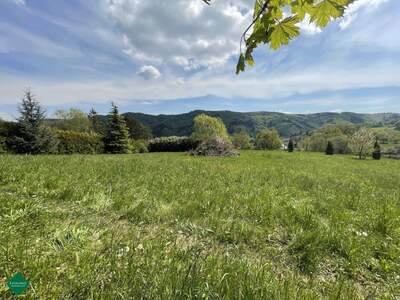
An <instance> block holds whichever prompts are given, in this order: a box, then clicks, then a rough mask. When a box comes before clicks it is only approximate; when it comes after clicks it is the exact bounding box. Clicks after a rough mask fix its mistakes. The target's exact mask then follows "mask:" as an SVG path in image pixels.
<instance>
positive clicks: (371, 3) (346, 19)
mask: <svg viewBox="0 0 400 300" xmlns="http://www.w3.org/2000/svg"><path fill="white" fill-rule="evenodd" d="M388 1H390V0H357V1H355V2H353V3H352V4H350V5H349V7H348V8H347V9H346V12H345V14H344V16H343V20H342V21H341V22H340V23H339V26H340V28H341V29H346V28H347V27H349V25H350V24H351V23H353V21H354V20H355V19H356V18H357V17H358V14H359V13H360V11H361V10H364V9H365V10H367V11H373V10H374V9H376V8H377V7H378V6H379V5H381V4H383V3H385V2H388Z"/></svg>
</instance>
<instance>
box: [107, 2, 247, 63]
mask: <svg viewBox="0 0 400 300" xmlns="http://www.w3.org/2000/svg"><path fill="white" fill-rule="evenodd" d="M250 5H251V3H249V2H248V1H245V0H231V1H229V2H226V1H215V2H214V3H213V5H212V6H211V7H209V6H207V5H205V4H204V3H203V2H202V1H200V0H175V1H166V0H103V9H104V10H105V11H106V13H107V15H108V16H109V17H110V19H111V20H112V21H113V22H114V23H115V25H116V27H117V28H118V30H119V31H120V32H121V34H122V35H123V36H124V42H125V49H124V52H125V53H126V54H128V55H130V56H131V57H133V58H135V59H138V60H140V61H147V62H149V63H151V64H156V65H157V64H161V63H174V64H176V65H179V66H181V67H183V68H185V69H195V68H199V67H201V66H203V67H214V66H218V65H222V64H224V63H225V62H226V61H227V60H228V59H229V58H230V57H231V56H232V55H237V53H238V47H239V41H240V36H241V34H242V31H243V30H244V29H245V27H246V25H248V24H249V22H250V20H251V17H252V10H251V7H250Z"/></svg>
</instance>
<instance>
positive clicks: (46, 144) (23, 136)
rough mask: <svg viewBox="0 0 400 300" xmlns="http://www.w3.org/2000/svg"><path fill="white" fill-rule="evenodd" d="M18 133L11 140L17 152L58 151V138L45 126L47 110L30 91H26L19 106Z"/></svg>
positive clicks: (13, 148) (12, 146) (38, 152)
mask: <svg viewBox="0 0 400 300" xmlns="http://www.w3.org/2000/svg"><path fill="white" fill-rule="evenodd" d="M19 111H20V117H19V118H18V124H17V129H16V134H15V136H14V137H13V138H11V140H10V144H11V148H12V150H13V151H14V152H16V153H27V154H42V153H54V152H55V151H56V146H57V139H56V138H55V137H54V135H53V133H52V131H50V129H49V128H48V127H46V126H45V124H44V120H45V111H44V109H43V108H42V107H41V106H40V104H39V102H38V101H37V100H36V99H35V97H34V96H33V95H32V93H31V92H30V91H26V92H25V95H24V98H23V99H22V103H21V106H20V108H19Z"/></svg>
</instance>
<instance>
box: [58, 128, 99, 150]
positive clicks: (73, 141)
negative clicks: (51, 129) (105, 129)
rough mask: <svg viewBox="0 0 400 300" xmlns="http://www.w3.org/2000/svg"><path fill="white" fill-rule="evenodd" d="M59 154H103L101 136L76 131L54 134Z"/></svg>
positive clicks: (60, 131) (61, 131)
mask: <svg viewBox="0 0 400 300" xmlns="http://www.w3.org/2000/svg"><path fill="white" fill-rule="evenodd" d="M56 137H57V140H58V146H57V150H58V151H57V152H58V153H59V154H73V153H80V154H97V153H103V152H104V144H103V140H102V136H101V135H98V134H94V133H84V132H76V131H63V130H59V131H57V132H56Z"/></svg>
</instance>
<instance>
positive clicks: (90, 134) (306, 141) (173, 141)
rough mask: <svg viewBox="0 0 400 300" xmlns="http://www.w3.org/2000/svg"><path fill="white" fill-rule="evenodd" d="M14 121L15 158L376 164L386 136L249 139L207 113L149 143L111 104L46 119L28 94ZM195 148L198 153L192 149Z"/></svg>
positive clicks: (349, 132)
mask: <svg viewBox="0 0 400 300" xmlns="http://www.w3.org/2000/svg"><path fill="white" fill-rule="evenodd" d="M19 111H20V116H19V118H18V119H17V122H3V123H0V153H2V152H3V153H4V152H10V153H19V154H56V153H58V154H73V153H82V154H96V153H108V154H127V153H142V152H179V151H190V152H191V153H192V154H194V155H236V154H238V152H237V151H235V149H237V150H245V149H255V150H278V149H285V150H287V151H289V152H294V151H295V150H296V149H297V150H303V151H316V152H325V153H326V154H327V155H333V154H350V153H354V154H356V155H357V157H358V158H360V159H363V158H366V157H367V156H368V155H372V156H373V158H374V159H380V157H381V146H380V143H379V139H381V140H384V139H385V134H386V133H385V132H384V131H380V132H379V131H378V132H374V131H373V130H372V129H369V128H364V127H359V126H355V125H347V124H345V125H343V124H342V125H341V124H336V125H327V126H324V127H322V128H320V129H318V130H316V131H314V132H312V133H311V134H309V135H307V136H305V137H303V138H301V139H298V138H291V139H289V140H286V141H284V140H283V139H282V138H281V137H280V135H279V133H278V131H277V130H276V129H274V128H270V129H269V128H264V129H261V130H260V131H258V132H257V134H256V136H255V137H251V136H250V135H249V134H248V133H247V132H246V131H245V130H241V131H239V132H237V133H235V134H233V135H229V134H228V131H227V128H226V126H225V124H224V122H223V121H222V119H221V118H218V117H211V116H208V115H206V114H200V115H197V116H196V117H195V118H194V120H193V133H192V135H191V136H189V137H174V136H172V137H162V138H152V134H151V130H150V128H148V127H146V126H144V125H143V124H141V123H140V122H138V121H137V120H135V119H134V118H132V117H129V116H122V115H121V114H120V113H119V110H118V107H117V105H116V104H114V103H112V105H111V110H110V112H109V114H108V116H107V117H102V116H100V115H98V114H97V112H96V111H95V110H94V109H92V110H91V111H90V112H89V113H88V114H86V113H84V112H82V111H80V110H78V109H70V110H68V111H65V110H58V111H56V113H55V114H54V118H53V119H47V118H46V113H45V110H44V109H43V108H42V106H41V105H40V104H39V102H38V101H37V100H36V98H35V97H34V95H33V94H32V93H31V92H30V91H27V92H26V93H25V95H24V97H23V99H22V102H21V105H20V107H19ZM196 149H197V150H196Z"/></svg>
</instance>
